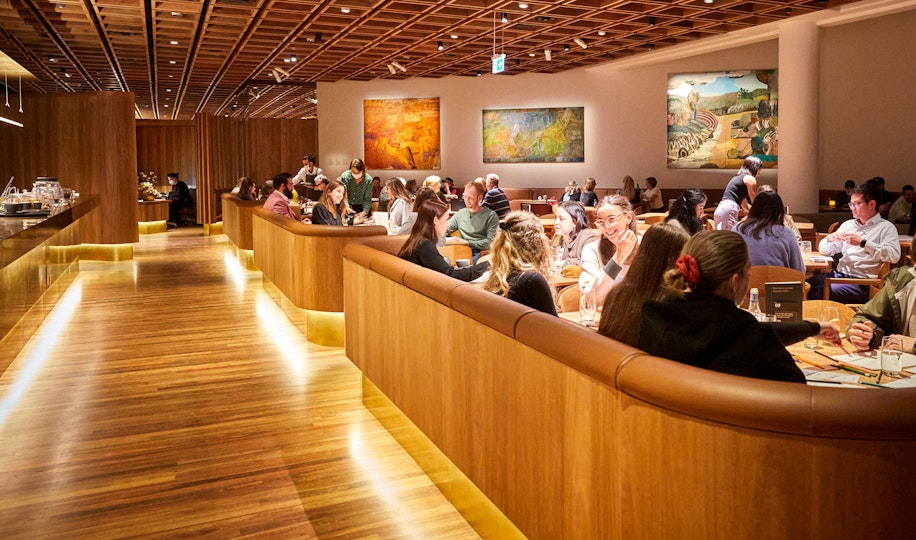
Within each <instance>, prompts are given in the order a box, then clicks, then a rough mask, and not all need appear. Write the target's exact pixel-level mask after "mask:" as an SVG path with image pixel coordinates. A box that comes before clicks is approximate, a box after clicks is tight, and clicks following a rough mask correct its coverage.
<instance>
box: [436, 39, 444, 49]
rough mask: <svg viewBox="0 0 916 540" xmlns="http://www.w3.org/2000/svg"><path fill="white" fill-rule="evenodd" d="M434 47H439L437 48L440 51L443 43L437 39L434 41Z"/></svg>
mask: <svg viewBox="0 0 916 540" xmlns="http://www.w3.org/2000/svg"><path fill="white" fill-rule="evenodd" d="M436 48H437V49H439V50H440V51H441V50H442V49H444V48H445V45H443V44H442V42H441V41H437V42H436Z"/></svg>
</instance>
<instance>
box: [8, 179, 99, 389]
mask: <svg viewBox="0 0 916 540" xmlns="http://www.w3.org/2000/svg"><path fill="white" fill-rule="evenodd" d="M98 205H99V198H98V197H97V196H94V195H90V196H85V195H84V196H83V197H81V198H80V199H79V200H77V201H75V202H73V203H72V204H71V205H70V206H69V207H65V208H63V209H61V210H59V211H58V212H56V213H54V215H50V216H40V217H29V218H23V217H0V291H2V294H0V373H2V372H3V371H4V370H5V369H6V366H8V365H9V363H10V362H11V361H12V359H13V358H15V357H16V355H17V354H18V353H19V351H20V349H21V348H22V346H23V345H24V344H25V343H26V342H27V341H28V339H29V338H30V337H31V335H32V333H33V332H34V330H35V328H23V327H22V326H21V325H19V321H20V319H21V318H22V316H23V315H25V314H26V312H28V311H29V310H30V309H32V308H33V307H34V306H36V305H39V304H40V306H49V307H48V309H50V306H53V304H54V301H55V300H56V297H55V295H59V294H60V293H61V292H62V290H63V289H65V288H66V286H67V285H68V284H69V283H70V281H71V279H72V277H73V276H72V272H74V269H73V263H75V262H77V261H78V260H79V253H80V231H79V221H80V220H81V218H83V217H85V216H86V215H88V214H89V213H90V212H91V211H92V210H94V209H95V208H96V207H97V206H98ZM40 306H39V307H40Z"/></svg>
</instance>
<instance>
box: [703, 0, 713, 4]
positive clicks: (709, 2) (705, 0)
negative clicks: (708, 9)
mask: <svg viewBox="0 0 916 540" xmlns="http://www.w3.org/2000/svg"><path fill="white" fill-rule="evenodd" d="M703 1H704V2H706V3H707V4H712V0H703Z"/></svg>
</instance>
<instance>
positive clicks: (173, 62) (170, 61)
mask: <svg viewBox="0 0 916 540" xmlns="http://www.w3.org/2000/svg"><path fill="white" fill-rule="evenodd" d="M177 63H178V62H176V61H175V60H169V64H177Z"/></svg>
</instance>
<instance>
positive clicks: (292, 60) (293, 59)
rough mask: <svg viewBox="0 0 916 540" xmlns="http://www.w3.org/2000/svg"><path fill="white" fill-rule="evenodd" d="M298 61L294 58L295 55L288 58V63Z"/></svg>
mask: <svg viewBox="0 0 916 540" xmlns="http://www.w3.org/2000/svg"><path fill="white" fill-rule="evenodd" d="M298 60H299V59H298V58H296V55H295V54H294V55H292V56H290V57H289V61H290V62H296V61H298Z"/></svg>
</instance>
